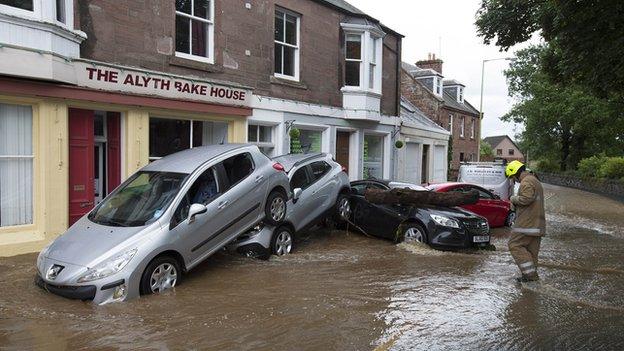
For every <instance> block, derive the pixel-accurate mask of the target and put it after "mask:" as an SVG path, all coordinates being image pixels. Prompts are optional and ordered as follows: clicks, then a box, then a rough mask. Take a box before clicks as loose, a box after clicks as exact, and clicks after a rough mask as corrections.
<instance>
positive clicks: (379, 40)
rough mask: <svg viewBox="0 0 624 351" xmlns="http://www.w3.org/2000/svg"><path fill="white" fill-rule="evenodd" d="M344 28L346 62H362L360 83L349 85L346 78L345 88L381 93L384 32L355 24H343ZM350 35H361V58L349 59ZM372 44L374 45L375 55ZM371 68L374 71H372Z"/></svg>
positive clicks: (344, 81) (344, 55)
mask: <svg viewBox="0 0 624 351" xmlns="http://www.w3.org/2000/svg"><path fill="white" fill-rule="evenodd" d="M341 26H342V28H343V30H344V42H345V47H344V52H343V57H344V60H345V63H346V62H348V61H350V62H359V63H360V85H347V82H346V79H344V80H343V91H344V90H356V91H366V92H370V93H376V94H381V89H382V81H383V80H382V72H383V37H384V35H385V33H384V32H382V31H380V30H379V29H377V28H376V27H371V26H363V25H354V24H346V23H343V24H341ZM348 36H360V43H361V45H360V50H361V51H360V59H359V60H357V59H347V44H346V43H347V37H348ZM371 46H374V47H375V49H374V56H375V57H372V56H373V55H371V54H372V53H373V52H372V50H371ZM371 69H373V70H374V71H372V72H371ZM371 76H372V77H373V87H372V88H371V87H370V79H371Z"/></svg>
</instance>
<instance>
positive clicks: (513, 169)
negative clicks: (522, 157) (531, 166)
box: [505, 161, 524, 178]
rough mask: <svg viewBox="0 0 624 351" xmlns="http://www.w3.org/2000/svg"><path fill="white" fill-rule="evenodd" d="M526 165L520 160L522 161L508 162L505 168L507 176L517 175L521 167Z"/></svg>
mask: <svg viewBox="0 0 624 351" xmlns="http://www.w3.org/2000/svg"><path fill="white" fill-rule="evenodd" d="M522 167H524V163H522V162H520V161H511V162H509V163H508V164H507V167H506V168H505V176H506V177H507V178H511V177H513V176H515V175H516V174H517V173H518V171H519V170H520V168H522Z"/></svg>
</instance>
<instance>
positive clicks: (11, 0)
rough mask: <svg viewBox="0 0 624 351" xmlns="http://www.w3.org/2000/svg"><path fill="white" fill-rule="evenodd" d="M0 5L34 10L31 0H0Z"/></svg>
mask: <svg viewBox="0 0 624 351" xmlns="http://www.w3.org/2000/svg"><path fill="white" fill-rule="evenodd" d="M0 5H4V6H9V7H14V8H16V9H20V10H26V11H34V9H35V7H34V1H33V0H0Z"/></svg>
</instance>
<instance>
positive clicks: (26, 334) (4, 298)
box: [0, 185, 624, 350]
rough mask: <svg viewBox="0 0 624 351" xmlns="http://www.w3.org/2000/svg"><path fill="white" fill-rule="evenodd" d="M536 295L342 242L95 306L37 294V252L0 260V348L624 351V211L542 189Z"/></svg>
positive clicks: (497, 263) (503, 261)
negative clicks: (543, 224) (543, 227)
mask: <svg viewBox="0 0 624 351" xmlns="http://www.w3.org/2000/svg"><path fill="white" fill-rule="evenodd" d="M545 196H546V198H547V202H546V206H547V208H546V212H547V220H548V225H549V226H548V236H547V237H545V238H544V240H543V241H542V251H541V253H540V264H541V267H540V272H539V273H540V276H541V278H542V281H541V282H539V283H527V284H523V285H520V284H517V283H515V280H514V277H515V276H517V275H518V271H517V267H516V266H515V265H514V264H513V261H512V258H511V256H510V255H509V251H508V249H507V245H506V243H507V239H508V232H507V230H505V229H497V230H495V231H494V233H495V238H494V240H493V244H494V245H495V246H496V247H497V250H496V251H480V252H475V253H456V252H441V251H435V250H432V249H429V248H427V247H424V246H418V245H405V244H401V245H393V244H392V243H390V242H387V241H384V240H380V239H375V238H368V237H366V236H363V235H359V234H354V233H347V232H346V231H343V230H335V231H322V230H321V231H316V232H313V233H303V234H302V235H301V237H300V239H299V241H298V246H297V247H296V251H295V252H294V254H292V255H290V256H287V257H284V258H279V259H278V258H276V257H272V258H271V260H270V261H258V260H252V259H248V258H244V257H240V256H237V255H234V254H228V253H225V252H223V253H219V254H217V255H215V256H213V257H212V258H210V259H209V260H207V261H206V262H204V263H203V264H201V265H200V266H199V267H197V268H196V269H194V270H193V271H192V272H191V273H190V274H189V275H187V276H186V277H185V280H184V281H183V282H182V284H181V285H180V286H179V287H178V288H177V289H176V290H175V291H173V292H171V293H168V294H165V295H164V296H163V295H161V296H149V297H145V298H140V299H136V300H133V301H130V302H127V303H119V304H112V305H106V306H95V305H93V304H91V303H83V302H79V301H71V300H67V299H64V298H61V297H57V296H55V295H52V294H49V293H46V292H44V291H42V290H41V289H39V288H37V287H36V286H35V285H34V283H33V277H34V275H35V260H36V255H35V254H29V255H22V256H17V257H13V258H0V349H2V350H26V349H45V350H54V349H60V350H62V349H72V350H75V349H133V350H136V349H150V350H151V349H156V350H174V349H176V350H177V349H198V350H199V349H202V350H205V349H213V350H224V349H237V350H268V349H277V350H375V349H376V350H413V349H431V350H436V349H475V350H477V349H478V350H481V349H502V350H525V349H538V348H539V349H587V348H591V349H599V348H602V349H613V350H617V349H619V350H621V349H623V348H624V333H623V331H624V293H623V292H624V204H622V203H620V202H616V201H613V200H610V199H606V198H604V197H601V196H598V195H593V194H589V193H585V192H581V191H577V190H572V189H567V188H561V187H555V186H550V185H546V186H545Z"/></svg>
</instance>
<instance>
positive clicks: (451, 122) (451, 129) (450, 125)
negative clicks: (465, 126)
mask: <svg viewBox="0 0 624 351" xmlns="http://www.w3.org/2000/svg"><path fill="white" fill-rule="evenodd" d="M449 132H450V133H451V136H453V114H452V113H449Z"/></svg>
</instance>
